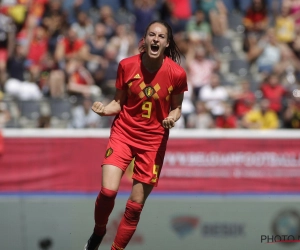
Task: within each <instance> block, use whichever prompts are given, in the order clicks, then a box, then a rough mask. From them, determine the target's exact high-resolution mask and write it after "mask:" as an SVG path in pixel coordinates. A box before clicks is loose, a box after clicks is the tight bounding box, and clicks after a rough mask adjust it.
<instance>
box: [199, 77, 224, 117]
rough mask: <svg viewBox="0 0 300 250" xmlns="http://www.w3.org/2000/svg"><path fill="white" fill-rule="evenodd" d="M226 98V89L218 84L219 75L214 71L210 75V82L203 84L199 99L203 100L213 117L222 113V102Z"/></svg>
mask: <svg viewBox="0 0 300 250" xmlns="http://www.w3.org/2000/svg"><path fill="white" fill-rule="evenodd" d="M228 99H229V96H228V93H227V90H226V89H225V88H224V87H223V86H221V85H220V77H219V75H218V74H215V73H214V74H212V75H211V78H210V84H208V85H205V86H203V87H202V88H201V90H200V92H199V100H201V101H203V102H205V105H206V108H207V109H208V110H209V111H210V112H211V114H212V115H213V117H217V116H220V115H223V114H224V111H225V110H224V102H226V101H228Z"/></svg>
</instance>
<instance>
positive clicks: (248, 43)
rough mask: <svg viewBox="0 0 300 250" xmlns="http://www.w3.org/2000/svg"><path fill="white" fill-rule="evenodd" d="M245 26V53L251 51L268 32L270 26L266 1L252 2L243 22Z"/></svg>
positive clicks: (255, 0) (256, 0)
mask: <svg viewBox="0 0 300 250" xmlns="http://www.w3.org/2000/svg"><path fill="white" fill-rule="evenodd" d="M243 23H244V26H245V38H244V44H243V48H244V51H246V52H247V51H248V50H249V49H251V47H252V45H253V44H256V43H257V41H258V40H259V39H260V37H261V36H262V35H263V34H264V33H265V32H266V30H267V28H268V24H269V18H268V11H267V4H266V0H252V3H251V6H249V8H248V9H247V11H246V14H245V15H244V20H243Z"/></svg>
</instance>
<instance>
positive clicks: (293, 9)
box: [284, 0, 300, 31]
mask: <svg viewBox="0 0 300 250" xmlns="http://www.w3.org/2000/svg"><path fill="white" fill-rule="evenodd" d="M284 4H286V5H287V6H288V7H289V10H290V13H291V15H292V17H293V19H294V20H295V25H296V30H297V31H299V30H300V1H299V0H285V3H284Z"/></svg>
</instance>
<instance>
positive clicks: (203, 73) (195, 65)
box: [186, 46, 220, 99]
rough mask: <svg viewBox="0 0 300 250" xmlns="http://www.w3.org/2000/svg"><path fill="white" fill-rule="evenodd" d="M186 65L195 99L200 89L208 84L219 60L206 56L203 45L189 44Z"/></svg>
mask: <svg viewBox="0 0 300 250" xmlns="http://www.w3.org/2000/svg"><path fill="white" fill-rule="evenodd" d="M186 67H187V73H188V79H189V82H190V84H191V86H192V88H193V99H195V98H198V96H199V91H200V89H201V88H202V87H203V86H205V85H208V84H209V82H210V79H211V76H212V75H213V73H214V72H215V71H217V70H218V69H219V67H220V61H219V60H218V59H217V58H216V57H215V58H214V59H210V58H208V57H207V54H206V51H205V49H204V48H203V47H194V46H190V47H189V50H188V53H187V56H186Z"/></svg>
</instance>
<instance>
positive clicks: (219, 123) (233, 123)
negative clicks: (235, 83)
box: [215, 103, 238, 129]
mask: <svg viewBox="0 0 300 250" xmlns="http://www.w3.org/2000/svg"><path fill="white" fill-rule="evenodd" d="M215 125H216V128H225V129H227V128H231V129H233V128H237V127H238V119H237V117H236V116H235V114H234V113H233V108H232V105H231V104H230V103H224V113H223V114H222V115H220V116H218V117H216V120H215Z"/></svg>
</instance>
